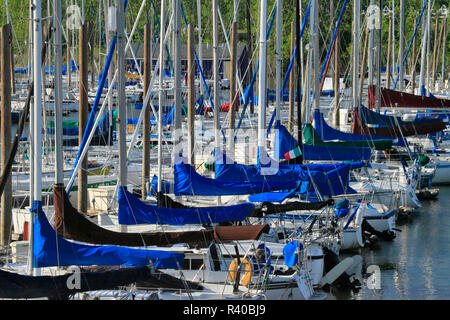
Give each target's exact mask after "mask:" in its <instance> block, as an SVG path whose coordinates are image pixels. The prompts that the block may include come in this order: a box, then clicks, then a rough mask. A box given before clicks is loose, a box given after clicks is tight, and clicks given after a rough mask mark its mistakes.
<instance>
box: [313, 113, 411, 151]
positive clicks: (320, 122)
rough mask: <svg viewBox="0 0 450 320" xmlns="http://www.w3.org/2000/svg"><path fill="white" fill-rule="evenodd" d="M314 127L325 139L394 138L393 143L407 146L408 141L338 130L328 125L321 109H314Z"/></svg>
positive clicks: (399, 138) (370, 139)
mask: <svg viewBox="0 0 450 320" xmlns="http://www.w3.org/2000/svg"><path fill="white" fill-rule="evenodd" d="M314 128H315V129H316V131H317V133H318V134H319V136H320V138H321V139H322V140H324V141H327V140H342V141H361V140H362V141H364V140H369V141H372V140H377V139H392V140H393V144H395V145H397V146H400V147H405V146H406V142H405V140H404V139H403V138H401V137H391V138H389V137H374V136H367V135H362V134H354V133H348V132H342V131H339V130H336V129H334V128H332V127H330V126H329V125H328V123H326V121H325V119H324V118H323V115H322V113H321V112H320V111H318V110H316V111H314Z"/></svg>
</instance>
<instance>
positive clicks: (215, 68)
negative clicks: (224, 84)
mask: <svg viewBox="0 0 450 320" xmlns="http://www.w3.org/2000/svg"><path fill="white" fill-rule="evenodd" d="M212 11H213V12H212V14H213V78H214V101H213V103H214V155H217V154H218V152H219V148H220V143H219V139H220V136H219V109H220V105H219V103H220V101H219V63H218V57H219V56H218V49H219V37H218V33H217V32H218V19H217V0H212Z"/></svg>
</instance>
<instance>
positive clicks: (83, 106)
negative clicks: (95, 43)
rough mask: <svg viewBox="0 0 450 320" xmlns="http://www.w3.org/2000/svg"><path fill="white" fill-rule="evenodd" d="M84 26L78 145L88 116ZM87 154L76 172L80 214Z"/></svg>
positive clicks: (82, 32)
mask: <svg viewBox="0 0 450 320" xmlns="http://www.w3.org/2000/svg"><path fill="white" fill-rule="evenodd" d="M86 31H87V29H86V25H85V24H83V25H82V26H81V27H80V30H79V38H80V39H79V59H80V77H79V100H78V129H79V130H78V145H81V141H82V140H83V134H84V130H85V129H86V125H87V119H88V115H89V105H88V73H89V66H88V63H89V61H88V50H87V42H88V35H87V32H86ZM87 159H88V157H87V154H86V156H85V157H84V158H83V161H82V163H81V165H80V169H79V171H78V199H77V200H78V210H79V211H80V212H82V213H86V212H87V172H86V170H87Z"/></svg>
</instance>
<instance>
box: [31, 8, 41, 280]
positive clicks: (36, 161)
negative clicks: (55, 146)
mask: <svg viewBox="0 0 450 320" xmlns="http://www.w3.org/2000/svg"><path fill="white" fill-rule="evenodd" d="M32 3H33V5H32V9H31V10H32V13H33V39H34V41H33V83H34V103H33V128H32V131H31V133H32V136H33V142H32V148H33V150H32V154H33V155H34V156H33V159H32V162H31V166H32V168H33V170H32V179H33V182H32V183H33V190H32V198H31V201H30V204H31V205H32V206H34V204H35V203H37V204H38V203H41V202H42V180H41V178H42V177H41V172H42V157H41V154H42V144H41V142H42V73H41V64H42V52H41V47H42V19H41V16H42V12H41V10H42V7H41V0H33V2H32ZM31 215H32V216H31V223H30V233H29V239H30V240H29V257H30V258H31V259H30V260H29V268H31V269H30V271H31V272H32V273H33V274H35V275H38V274H39V272H38V270H36V269H34V260H33V237H34V228H33V220H34V219H33V218H34V213H31ZM31 272H30V273H31Z"/></svg>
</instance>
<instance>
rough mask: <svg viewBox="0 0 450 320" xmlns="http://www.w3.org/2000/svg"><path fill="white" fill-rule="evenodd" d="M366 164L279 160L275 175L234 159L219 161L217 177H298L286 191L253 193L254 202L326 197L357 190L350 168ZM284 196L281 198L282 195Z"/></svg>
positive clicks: (247, 178)
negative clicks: (302, 196)
mask: <svg viewBox="0 0 450 320" xmlns="http://www.w3.org/2000/svg"><path fill="white" fill-rule="evenodd" d="M365 165H366V164H365V163H364V162H347V163H312V164H302V165H300V164H286V163H279V164H278V170H277V172H276V174H275V175H273V176H270V175H269V176H262V175H261V174H259V171H258V168H257V167H256V166H250V165H243V164H237V163H234V162H233V161H232V160H231V159H229V158H225V161H216V162H215V174H216V179H220V180H222V181H229V182H230V183H231V182H237V181H249V182H253V181H260V180H261V179H269V178H270V177H272V179H278V180H281V181H283V180H284V179H288V180H291V179H294V180H295V181H296V182H297V185H296V187H295V188H287V189H286V190H285V191H284V192H272V193H269V192H265V193H261V194H256V195H252V196H251V197H250V198H249V199H250V200H251V201H253V202H263V201H272V202H278V201H280V200H284V199H285V198H286V197H289V196H291V195H292V194H294V193H295V194H302V195H311V196H312V195H316V191H317V192H318V193H320V194H321V195H323V196H334V195H339V194H344V193H355V191H354V190H353V189H352V188H350V186H349V173H350V170H353V169H358V168H361V167H363V166H365ZM279 196H280V197H281V199H280V198H279Z"/></svg>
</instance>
